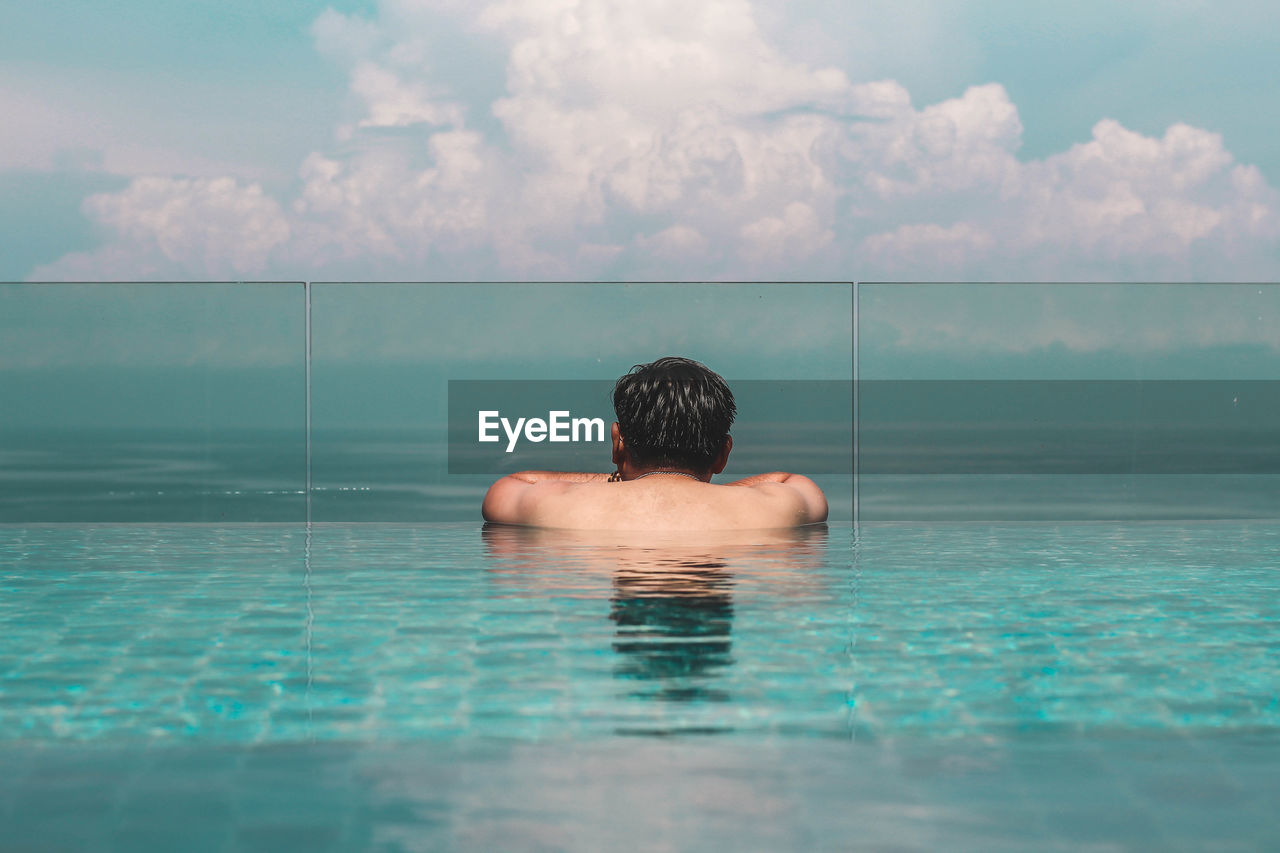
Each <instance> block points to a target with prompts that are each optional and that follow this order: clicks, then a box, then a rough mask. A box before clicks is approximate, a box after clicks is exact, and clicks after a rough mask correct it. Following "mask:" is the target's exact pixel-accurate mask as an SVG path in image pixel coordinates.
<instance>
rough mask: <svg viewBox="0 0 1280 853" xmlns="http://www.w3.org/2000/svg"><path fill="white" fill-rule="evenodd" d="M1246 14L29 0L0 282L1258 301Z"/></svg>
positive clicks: (1269, 99)
mask: <svg viewBox="0 0 1280 853" xmlns="http://www.w3.org/2000/svg"><path fill="white" fill-rule="evenodd" d="M1278 17H1280V13H1278V12H1277V11H1275V10H1274V7H1273V6H1272V5H1271V4H1267V3H1264V2H1219V3H1208V2H1195V0H1167V2H1161V3H1155V2H1131V3H1126V4H1104V3H1101V2H1077V3H1073V4H1027V3H1017V2H1007V0H999V2H996V0H988V2H968V3H956V2H950V0H935V2H924V0H898V2H865V3H850V2H847V0H846V1H845V2H836V0H797V2H782V0H756V2H746V0H705V2H703V3H700V4H695V5H690V4H688V3H677V2H667V0H652V2H647V3H644V4H636V3H634V2H629V3H628V2H620V0H521V1H520V2H475V3H463V2H458V0H369V2H336V3H322V2H309V1H308V0H301V1H300V0H291V2H261V0H259V1H258V2H254V3H248V2H240V0H220V2H212V0H192V2H184V3H165V2H159V0H146V2H132V3H127V4H112V6H111V7H110V8H108V7H105V6H103V5H102V4H91V3H87V2H56V1H55V2H48V3H42V4H24V5H21V6H18V7H15V8H13V9H9V10H6V12H5V25H4V26H3V27H0V57H2V58H0V114H3V115H4V116H5V132H4V134H3V135H0V278H2V279H8V280H25V279H56V280H66V279H91V280H102V279H107V280H121V279H150V280H155V279H200V280H204V279H232V280H236V279H277V278H280V279H299V278H307V279H313V280H315V279H356V280H368V279H379V278H392V279H435V280H440V279H458V280H468V279H492V278H500V279H617V280H640V279H652V278H659V279H676V280H689V279H698V278H711V279H719V278H748V279H779V280H805V279H809V280H812V279H853V278H857V279H862V280H874V279H893V280H910V279H932V280H937V279H947V280H954V279H971V280H1002V281H1011V280H1029V281H1044V280H1063V279H1066V280H1121V281H1131V280H1132V281H1141V280H1168V281H1214V280H1224V279H1234V280H1248V281H1261V280H1275V279H1277V278H1280V274H1278V271H1280V200H1278V197H1277V192H1276V188H1277V187H1280V146H1277V145H1275V142H1274V140H1275V139H1277V138H1280V126H1278V125H1280V115H1278V114H1277V111H1276V110H1275V109H1274V105H1275V103H1276V100H1277V98H1276V95H1277V92H1276V87H1277V84H1276V83H1275V81H1276V80H1280V59H1278V58H1277V57H1280V44H1277V42H1278V41H1280V26H1278V24H1280V20H1277V18H1278Z"/></svg>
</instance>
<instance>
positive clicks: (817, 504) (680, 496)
mask: <svg viewBox="0 0 1280 853" xmlns="http://www.w3.org/2000/svg"><path fill="white" fill-rule="evenodd" d="M483 514H484V517H485V520H486V521H498V522H506V523H508V524H527V525H532V526H535V527H558V528H570V529H575V530H742V529H753V528H772V527H797V526H800V525H804V524H815V523H818V522H822V521H826V519H827V500H826V497H825V496H824V495H823V494H822V490H821V489H820V488H818V486H817V484H816V483H814V482H813V481H812V480H810V479H809V478H808V477H802V476H800V475H798V474H787V473H783V472H774V473H771V474H761V475H759V476H756V477H749V478H747V479H745V480H739V481H737V482H735V483H729V484H726V485H716V484H712V483H707V482H703V481H702V480H700V479H697V478H695V477H693V476H689V475H686V474H679V473H661V472H653V473H649V474H645V475H643V476H641V477H638V478H636V479H632V480H628V481H626V482H609V480H608V475H606V474H570V473H559V472H552V471H522V472H520V473H518V474H511V475H509V476H506V477H503V478H502V479H501V480H499V481H498V482H496V483H494V484H493V486H492V487H490V489H489V493H488V494H487V495H485V499H484V506H483Z"/></svg>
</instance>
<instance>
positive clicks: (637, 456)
mask: <svg viewBox="0 0 1280 853" xmlns="http://www.w3.org/2000/svg"><path fill="white" fill-rule="evenodd" d="M613 410H614V412H615V413H616V414H617V418H618V432H619V433H620V434H621V436H622V441H623V443H624V445H625V448H626V453H627V454H629V456H630V459H631V463H632V464H633V465H635V466H637V467H640V468H683V469H687V470H690V471H696V472H699V473H706V472H708V471H710V472H712V473H719V471H720V470H723V468H724V460H725V458H727V455H728V448H729V447H730V446H732V445H731V442H730V440H729V427H731V426H732V425H733V418H734V415H736V414H737V412H738V409H737V406H736V405H734V402H733V393H732V392H731V391H730V390H729V386H728V385H726V384H725V381H724V379H722V378H721V377H720V375H719V374H717V373H715V372H714V371H712V370H710V369H708V368H707V367H706V366H705V365H702V364H699V363H698V362H696V361H692V360H690V359H687V358H674V357H669V358H660V359H658V360H657V361H655V362H653V363H651V364H637V365H636V366H635V367H633V368H631V371H630V372H629V373H627V374H626V375H625V376H623V377H622V378H621V379H619V380H618V381H617V383H616V384H615V385H614V386H613ZM618 455H619V453H618V449H617V448H616V447H615V460H614V461H615V462H620V461H621V460H620V459H618V458H616V457H617V456H618ZM717 466H718V470H713V469H716V468H717Z"/></svg>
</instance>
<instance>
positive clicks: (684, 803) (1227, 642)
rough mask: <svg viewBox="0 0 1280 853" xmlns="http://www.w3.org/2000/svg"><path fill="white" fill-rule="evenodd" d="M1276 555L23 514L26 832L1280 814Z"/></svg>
mask: <svg viewBox="0 0 1280 853" xmlns="http://www.w3.org/2000/svg"><path fill="white" fill-rule="evenodd" d="M1278 552H1280V525H1277V524H1274V523H1270V522H1262V521H1256V522H1225V521H1222V522H1212V523H1199V524H1196V523H1177V524H1168V523H1127V524H1121V523H1080V524H1065V523H1061V524H1008V525H991V524H977V523H965V524H929V525H907V524H874V525H864V526H863V527H862V528H861V529H860V530H859V531H858V532H857V535H856V536H855V534H854V531H853V530H852V529H851V528H850V527H849V526H847V525H833V526H831V527H830V528H829V529H822V530H814V531H807V532H799V533H794V534H786V533H784V534H772V533H760V534H747V535H743V536H740V537H733V538H727V539H726V538H720V537H700V538H698V539H695V540H687V539H655V538H644V539H631V540H622V541H619V540H616V539H613V538H598V537H597V538H592V537H587V536H574V535H569V534H564V533H547V532H544V533H541V534H537V533H533V532H529V531H519V530H514V529H507V528H489V529H483V528H482V527H481V526H480V525H478V524H474V523H459V524H438V525H417V526H413V525H372V524H370V525H357V524H347V525H338V524H334V525H316V526H314V527H313V528H312V529H310V530H307V529H306V528H305V527H302V526H297V525H234V526H222V527H220V526H211V525H172V526H129V525H115V526H112V525H103V526H89V525H48V526H39V525H31V526H0V766H3V767H4V773H3V774H0V803H3V806H2V809H3V810H2V811H0V824H2V825H3V830H4V831H3V838H4V842H3V844H0V846H5V847H10V848H14V849H122V850H124V849H127V850H137V849H157V850H169V849H183V850H257V849H261V850H280V849H307V850H325V849H335V850H337V849H343V850H345V849H376V850H450V849H480V850H499V849H501V850H600V849H634V850H684V849H690V850H692V849H697V850H707V849H733V850H762V851H763V850H786V849H790V850H848V849H866V848H870V849H907V850H914V849H921V850H927V849H949V850H1026V849H1047V850H1076V849H1081V848H1089V849H1106V850H1111V849H1134V850H1146V849H1186V850H1199V849H1206V848H1213V849H1222V850H1253V849H1267V848H1274V847H1276V846H1277V845H1280V817H1277V815H1276V812H1275V809H1274V806H1273V802H1274V800H1275V799H1276V797H1277V795H1280V656H1277V655H1276V654H1275V647H1276V641H1275V638H1276V636H1277V629H1278V628H1280V574H1278V571H1280V570H1277V568H1276V560H1275V554H1276V553H1278Z"/></svg>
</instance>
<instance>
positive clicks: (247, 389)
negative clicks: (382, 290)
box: [0, 283, 306, 523]
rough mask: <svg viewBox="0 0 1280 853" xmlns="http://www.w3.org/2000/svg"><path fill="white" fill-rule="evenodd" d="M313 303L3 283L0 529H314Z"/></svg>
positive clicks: (189, 289) (245, 288)
mask: <svg viewBox="0 0 1280 853" xmlns="http://www.w3.org/2000/svg"><path fill="white" fill-rule="evenodd" d="M303 296H304V293H303V286H302V285H301V284H287V283H273V284H243V283H235V284H231V283H228V284H5V285H0V522H3V523H13V522H243V521H302V520H304V519H305V500H306V496H305V483H306V480H305V475H306V468H305V430H304V425H305V408H304V403H305V383H304V372H305V364H304V352H305V349H304V343H305V339H304V317H305V314H304V310H303V306H304V303H303Z"/></svg>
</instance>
